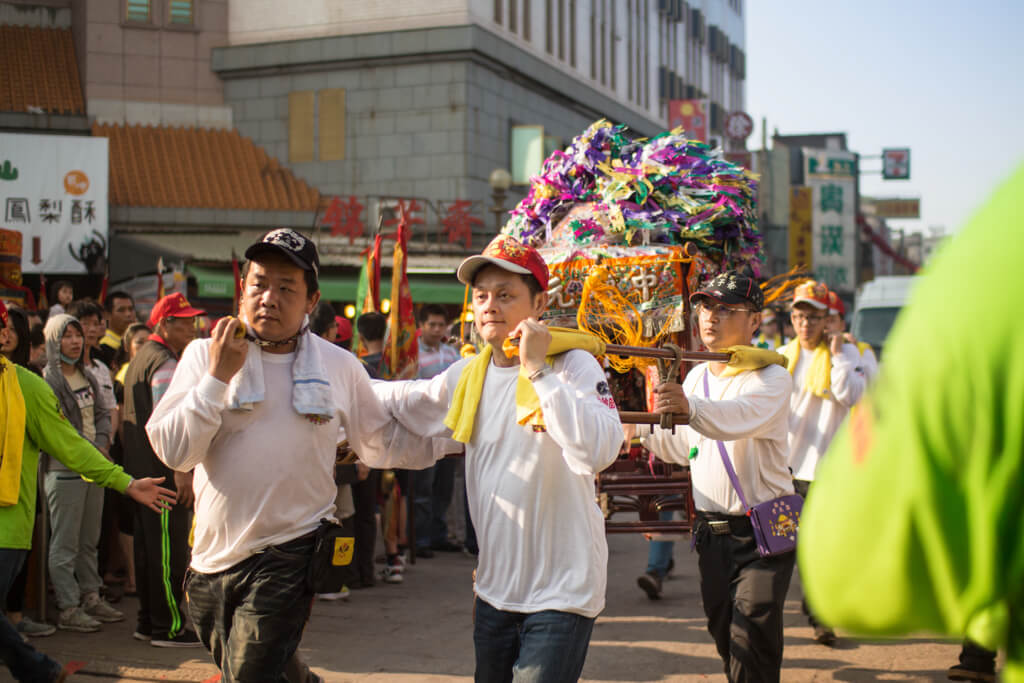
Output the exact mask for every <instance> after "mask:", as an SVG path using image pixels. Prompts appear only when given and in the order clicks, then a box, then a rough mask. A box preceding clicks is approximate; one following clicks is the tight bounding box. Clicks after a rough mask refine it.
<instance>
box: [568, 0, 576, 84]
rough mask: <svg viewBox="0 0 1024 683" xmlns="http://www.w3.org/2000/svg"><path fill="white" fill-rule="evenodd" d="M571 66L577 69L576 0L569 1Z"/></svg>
mask: <svg viewBox="0 0 1024 683" xmlns="http://www.w3.org/2000/svg"><path fill="white" fill-rule="evenodd" d="M569 66H571V67H573V68H575V67H576V0H569Z"/></svg>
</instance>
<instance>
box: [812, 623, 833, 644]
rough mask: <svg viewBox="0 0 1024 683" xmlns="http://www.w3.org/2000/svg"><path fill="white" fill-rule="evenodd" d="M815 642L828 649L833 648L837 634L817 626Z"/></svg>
mask: <svg viewBox="0 0 1024 683" xmlns="http://www.w3.org/2000/svg"><path fill="white" fill-rule="evenodd" d="M814 640H815V642H817V643H821V644H822V645H825V646H827V647H832V646H833V645H835V644H836V632H835V631H833V630H832V629H830V628H825V627H824V626H821V625H818V626H815V627H814Z"/></svg>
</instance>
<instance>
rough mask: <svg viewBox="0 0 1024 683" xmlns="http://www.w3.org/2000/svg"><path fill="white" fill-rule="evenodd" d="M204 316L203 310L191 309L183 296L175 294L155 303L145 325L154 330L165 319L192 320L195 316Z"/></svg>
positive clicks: (179, 293)
mask: <svg viewBox="0 0 1024 683" xmlns="http://www.w3.org/2000/svg"><path fill="white" fill-rule="evenodd" d="M205 314H206V311H204V310H203V309H201V308H193V307H192V304H190V303H189V302H188V299H186V298H185V295H184V294H182V293H181V292H175V293H174V294H168V295H167V296H165V297H164V298H163V299H160V301H157V302H156V306H153V310H152V311H151V312H150V314H149V322H148V323H147V324H148V325H149V326H150V327H151V328H155V327H156V326H157V325H159V324H160V323H161V322H162V321H164V320H166V319H167V318H194V317H195V316H197V315H205Z"/></svg>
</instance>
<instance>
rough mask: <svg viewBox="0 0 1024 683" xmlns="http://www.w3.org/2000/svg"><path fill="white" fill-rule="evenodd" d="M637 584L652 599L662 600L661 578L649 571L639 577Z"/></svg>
mask: <svg viewBox="0 0 1024 683" xmlns="http://www.w3.org/2000/svg"><path fill="white" fill-rule="evenodd" d="M636 585H638V586H640V588H641V589H642V590H643V592H644V593H647V597H648V598H650V599H651V600H661V578H659V577H657V576H655V575H654V574H651V573H650V572H648V573H646V574H641V575H640V576H639V577H637V580H636Z"/></svg>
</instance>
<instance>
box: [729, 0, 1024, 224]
mask: <svg viewBox="0 0 1024 683" xmlns="http://www.w3.org/2000/svg"><path fill="white" fill-rule="evenodd" d="M744 11H745V12H746V13H747V16H746V43H747V50H746V52H747V92H746V96H747V112H748V113H749V114H750V115H751V116H752V117H753V119H754V122H755V128H754V133H753V134H752V135H751V138H750V139H749V140H748V148H749V149H758V148H760V147H761V120H762V117H764V118H766V119H767V132H768V138H769V145H771V136H772V134H773V133H774V132H775V130H776V129H777V130H778V132H779V133H781V134H783V135H794V134H800V133H820V132H845V133H847V145H848V147H849V149H850V150H851V151H854V152H858V153H859V154H862V155H878V154H881V150H882V148H883V147H909V148H910V149H911V177H910V180H882V178H881V172H880V169H881V160H872V159H865V160H863V161H862V162H861V169H862V171H863V170H865V169H879V171H878V173H871V174H865V173H862V174H861V194H863V195H867V196H879V197H920V199H921V219H920V220H906V221H889V225H890V226H891V227H895V228H903V229H905V230H907V231H908V232H924V233H925V234H927V233H928V232H929V228H931V227H933V226H936V227H939V226H941V227H942V228H944V231H945V232H946V233H952V232H955V231H956V230H958V229H959V228H960V227H962V226H963V224H964V222H965V221H966V220H967V219H968V218H970V216H971V215H972V214H973V212H974V211H975V210H976V209H977V208H979V207H980V206H981V205H983V204H984V202H985V199H986V198H987V197H988V196H989V194H990V193H991V192H992V191H993V190H994V189H995V187H996V186H997V185H998V184H999V182H1000V181H1001V180H1004V179H1006V178H1007V177H1009V174H1010V173H1011V172H1012V171H1013V169H1015V168H1016V167H1017V166H1019V165H1020V164H1021V163H1022V162H1024V130H1022V126H1024V85H1022V83H1024V49H1022V42H1024V38H1022V37H1021V35H1020V27H1021V26H1022V25H1024V2H1020V1H1019V0H976V1H975V2H970V3H967V2H951V1H948V0H932V1H925V0H857V1H855V0H746V2H744Z"/></svg>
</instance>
